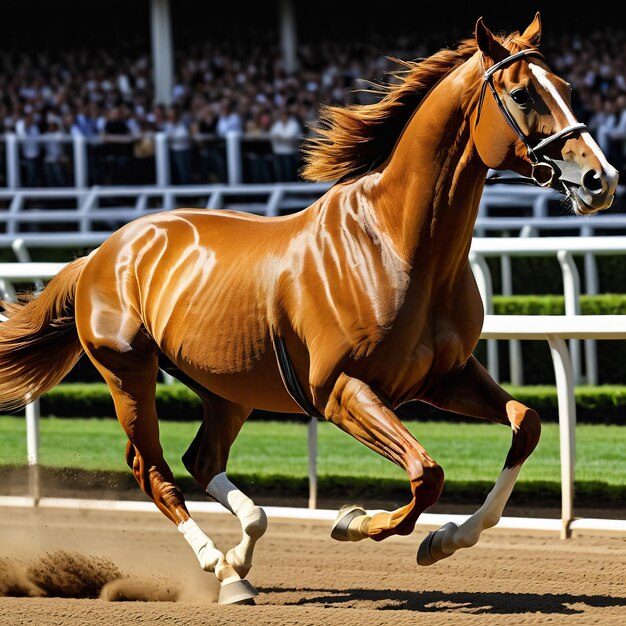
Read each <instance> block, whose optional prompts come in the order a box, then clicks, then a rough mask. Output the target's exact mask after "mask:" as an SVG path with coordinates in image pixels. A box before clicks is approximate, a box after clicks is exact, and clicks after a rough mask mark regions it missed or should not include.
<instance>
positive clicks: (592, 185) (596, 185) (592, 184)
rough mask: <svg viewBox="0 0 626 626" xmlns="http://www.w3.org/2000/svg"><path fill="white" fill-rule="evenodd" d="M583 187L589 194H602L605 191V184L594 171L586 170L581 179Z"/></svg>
mask: <svg viewBox="0 0 626 626" xmlns="http://www.w3.org/2000/svg"><path fill="white" fill-rule="evenodd" d="M582 185H583V187H584V188H585V189H586V190H587V191H588V192H589V193H594V194H597V193H602V192H603V191H604V189H605V183H604V181H603V180H602V177H601V176H598V175H597V174H596V172H595V171H594V170H587V171H586V172H585V174H584V175H583V179H582Z"/></svg>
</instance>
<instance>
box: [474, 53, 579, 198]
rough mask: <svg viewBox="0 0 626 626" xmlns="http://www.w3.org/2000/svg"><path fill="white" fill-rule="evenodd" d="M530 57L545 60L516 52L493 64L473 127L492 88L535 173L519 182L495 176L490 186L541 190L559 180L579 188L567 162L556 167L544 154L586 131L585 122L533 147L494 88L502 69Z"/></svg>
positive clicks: (554, 161)
mask: <svg viewBox="0 0 626 626" xmlns="http://www.w3.org/2000/svg"><path fill="white" fill-rule="evenodd" d="M529 56H535V57H539V58H541V59H543V55H542V54H541V53H540V52H539V51H538V50H521V51H520V52H515V53H514V54H511V55H510V56H508V57H506V58H505V59H502V61H498V62H497V63H494V64H493V65H492V66H491V67H489V68H487V69H486V70H484V75H483V84H482V88H481V90H480V99H479V101H478V111H477V114H476V123H475V125H474V127H476V126H477V125H478V120H479V119H480V113H481V110H482V107H483V103H484V100H485V93H486V92H487V87H489V90H490V91H491V93H492V95H493V97H494V99H495V101H496V104H497V105H498V108H499V109H500V111H501V112H502V114H503V115H504V119H505V120H506V121H507V123H508V124H509V126H510V127H511V128H512V129H513V131H515V134H516V135H517V136H518V137H519V139H520V141H521V142H522V143H523V144H524V146H525V147H526V152H527V154H528V158H529V159H530V161H531V163H532V173H531V176H530V177H525V176H521V177H516V178H508V179H507V178H505V177H498V176H495V177H491V178H489V179H488V182H498V183H500V182H509V183H513V182H516V183H525V184H532V185H539V186H540V187H552V186H553V183H554V182H555V180H556V181H558V182H561V181H566V182H570V183H573V184H576V185H579V184H580V180H579V179H578V178H576V179H574V177H571V178H570V177H569V176H568V171H567V170H568V168H567V165H566V164H565V162H564V161H560V160H559V161H558V165H557V161H556V160H555V159H551V158H549V157H547V156H546V155H545V154H543V151H544V150H545V149H546V148H547V147H548V146H549V145H550V144H551V143H553V142H554V141H557V140H558V139H561V138H562V137H565V136H566V135H569V134H571V133H577V132H582V131H584V130H587V126H586V125H585V124H583V123H582V122H577V123H576V124H570V125H569V126H566V127H565V128H563V129H561V130H558V131H557V132H555V133H553V134H552V135H550V136H549V137H545V138H544V139H542V140H541V141H540V142H539V143H538V144H537V145H536V146H531V144H530V142H529V140H528V137H526V135H524V133H523V132H522V129H521V128H520V127H519V124H518V123H517V122H516V121H515V118H514V117H513V116H512V115H511V113H510V111H509V110H508V109H507V108H506V106H505V104H504V102H502V99H501V98H500V96H499V95H498V92H497V91H496V88H495V86H494V84H493V75H494V74H495V73H496V72H497V71H498V70H501V69H502V68H503V67H506V66H508V65H510V64H511V63H515V62H516V61H518V60H519V59H522V58H524V57H529ZM481 59H482V57H481ZM542 169H547V170H548V172H547V176H541V177H540V178H538V177H537V174H539V172H540V171H541V170H542Z"/></svg>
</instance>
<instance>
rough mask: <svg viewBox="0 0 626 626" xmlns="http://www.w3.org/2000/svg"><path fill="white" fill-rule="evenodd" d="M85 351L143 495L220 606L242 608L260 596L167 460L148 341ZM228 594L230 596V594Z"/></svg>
mask: <svg viewBox="0 0 626 626" xmlns="http://www.w3.org/2000/svg"><path fill="white" fill-rule="evenodd" d="M86 351H87V354H88V355H89V357H90V358H91V360H92V361H93V362H94V364H95V365H96V367H97V368H98V370H99V371H100V373H101V374H102V376H103V377H104V379H105V381H106V382H107V384H108V386H109V389H110V391H111V395H112V397H113V402H114V404H115V411H116V414H117V417H118V420H119V422H120V424H121V425H122V428H123V429H124V431H125V432H126V435H127V436H128V441H129V443H128V446H127V449H126V460H127V462H128V464H129V466H130V467H131V469H132V471H133V474H134V475H135V478H136V480H137V482H138V483H139V485H140V486H141V488H142V489H143V491H144V492H145V493H146V495H147V496H148V497H150V498H151V499H152V500H153V501H154V503H155V504H156V506H157V507H158V508H159V510H160V511H161V512H162V513H163V514H164V515H165V516H167V517H168V518H169V519H170V520H171V521H172V522H173V523H174V524H176V526H177V528H178V530H179V531H180V532H181V533H182V534H183V536H184V537H185V540H186V541H187V543H189V545H190V546H191V547H192V549H193V550H194V552H195V554H196V556H197V558H198V561H199V562H200V565H201V567H202V569H204V570H205V571H208V572H214V573H215V575H216V576H217V578H218V580H219V581H220V583H221V585H222V587H221V590H220V603H227V602H241V601H245V600H248V599H249V598H251V597H252V596H254V595H257V594H256V590H255V589H254V588H253V587H252V586H251V585H250V584H249V583H248V582H247V581H242V580H240V576H239V575H238V574H237V572H236V571H235V570H234V568H233V567H232V566H231V565H229V564H228V562H227V561H226V559H225V557H224V555H223V553H222V552H220V551H219V550H218V549H217V548H216V546H215V544H214V543H213V541H212V540H211V539H210V538H209V537H208V536H207V535H205V534H204V532H202V530H201V529H200V527H199V526H198V525H197V524H196V523H195V522H194V520H193V519H191V517H190V515H189V511H188V510H187V507H186V505H185V500H184V497H183V494H182V492H181V490H180V489H179V487H178V486H177V485H176V483H175V481H174V477H173V475H172V472H171V470H170V468H169V466H168V464H167V463H166V461H165V459H164V457H163V449H162V447H161V443H160V441H159V425H158V420H157V414H156V406H155V384H156V378H157V372H158V363H157V350H156V347H155V346H154V344H153V343H152V341H151V340H150V339H148V338H147V337H145V336H144V335H142V334H138V335H137V336H136V338H135V340H134V341H133V344H132V345H131V349H130V350H126V351H124V352H120V351H118V350H116V349H114V348H109V347H98V348H94V347H92V346H90V345H89V344H88V343H87V345H86ZM229 592H230V593H229Z"/></svg>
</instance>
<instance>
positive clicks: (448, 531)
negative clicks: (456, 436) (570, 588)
mask: <svg viewBox="0 0 626 626" xmlns="http://www.w3.org/2000/svg"><path fill="white" fill-rule="evenodd" d="M425 399H427V400H428V401H429V402H431V403H432V404H434V405H436V406H439V407H441V408H443V409H447V410H449V411H454V412H455V413H461V414H463V415H470V416H474V417H482V418H486V419H490V420H492V421H495V422H498V423H501V424H506V425H509V426H510V427H511V431H512V434H513V437H512V442H511V447H510V449H509V452H508V455H507V457H506V461H505V463H504V469H503V470H502V472H501V474H500V476H499V477H498V480H497V481H496V484H495V485H494V487H493V489H492V490H491V492H490V493H489V494H488V495H487V498H486V499H485V502H484V503H483V505H482V506H481V507H480V509H478V511H476V513H474V514H473V515H472V516H471V517H469V519H467V520H466V521H465V522H463V523H462V524H461V525H460V526H457V525H456V524H454V523H452V522H450V523H448V524H446V525H445V526H443V527H442V528H440V529H439V530H437V531H436V532H433V533H430V534H429V535H428V536H427V537H426V539H425V540H424V541H423V542H422V545H421V546H420V548H419V551H418V556H417V562H418V563H419V564H420V565H432V564H433V563H436V562H437V561H439V560H441V559H444V558H446V557H448V556H451V555H452V554H454V552H456V551H457V550H458V549H459V548H467V547H470V546H473V545H474V544H476V543H477V541H478V539H479V537H480V534H481V533H482V532H483V530H486V529H487V528H491V527H493V526H495V525H496V524H497V523H498V521H499V520H500V518H501V517H502V513H503V511H504V507H505V505H506V503H507V501H508V499H509V497H510V495H511V492H512V491H513V487H514V485H515V481H516V480H517V476H518V474H519V472H520V469H521V467H522V463H524V461H525V460H526V459H527V458H528V457H529V456H530V455H531V453H532V452H533V450H534V449H535V446H536V445H537V443H538V441H539V435H540V432H541V422H540V420H539V416H538V415H537V413H536V412H535V411H533V410H532V409H529V408H528V407H526V406H524V405H523V404H520V403H519V402H516V401H515V400H514V399H513V398H512V397H511V396H510V395H509V394H508V393H506V392H505V391H504V390H503V389H502V388H501V387H500V386H499V385H498V384H497V383H496V382H495V381H494V380H493V379H492V378H491V376H490V375H489V374H488V372H487V371H486V370H485V369H484V368H483V367H482V365H480V363H479V362H478V361H477V360H476V359H474V358H473V357H472V359H470V361H469V362H468V364H467V365H466V366H465V368H464V369H463V370H462V371H461V372H459V373H458V374H456V375H455V376H453V377H451V378H450V379H448V380H446V381H444V382H442V383H441V384H440V385H438V386H437V387H436V388H433V389H432V390H431V391H430V392H429V397H428V398H425Z"/></svg>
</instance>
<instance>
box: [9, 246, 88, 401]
mask: <svg viewBox="0 0 626 626" xmlns="http://www.w3.org/2000/svg"><path fill="white" fill-rule="evenodd" d="M86 260H87V257H82V258H79V259H76V260H75V261H73V262H72V263H70V264H68V265H67V266H65V267H64V268H63V269H62V270H61V271H60V272H59V273H58V274H57V275H56V276H55V277H54V278H53V279H52V280H51V281H50V282H49V283H48V285H47V286H46V288H45V289H44V290H43V291H42V292H41V294H40V295H38V296H27V297H26V298H24V299H22V300H21V302H19V303H9V302H2V306H3V307H4V309H5V313H4V315H5V316H6V317H7V318H8V319H7V320H6V321H3V322H0V408H2V409H8V410H14V409H17V408H19V407H21V406H24V405H25V404H28V403H29V402H32V401H33V400H35V399H36V398H38V397H39V396H41V395H42V394H44V393H45V392H46V391H48V390H49V389H51V388H52V387H54V386H55V385H56V384H57V383H58V382H60V381H61V379H62V378H64V377H65V375H66V374H67V373H68V372H69V371H70V370H71V369H72V368H73V367H74V365H75V364H76V362H77V361H78V359H79V358H80V357H81V355H82V353H83V348H82V346H81V343H80V341H79V339H78V333H77V332H76V322H75V317H74V297H75V293H76V283H77V281H78V277H79V276H80V273H81V271H82V269H83V266H84V265H85V261H86Z"/></svg>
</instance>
